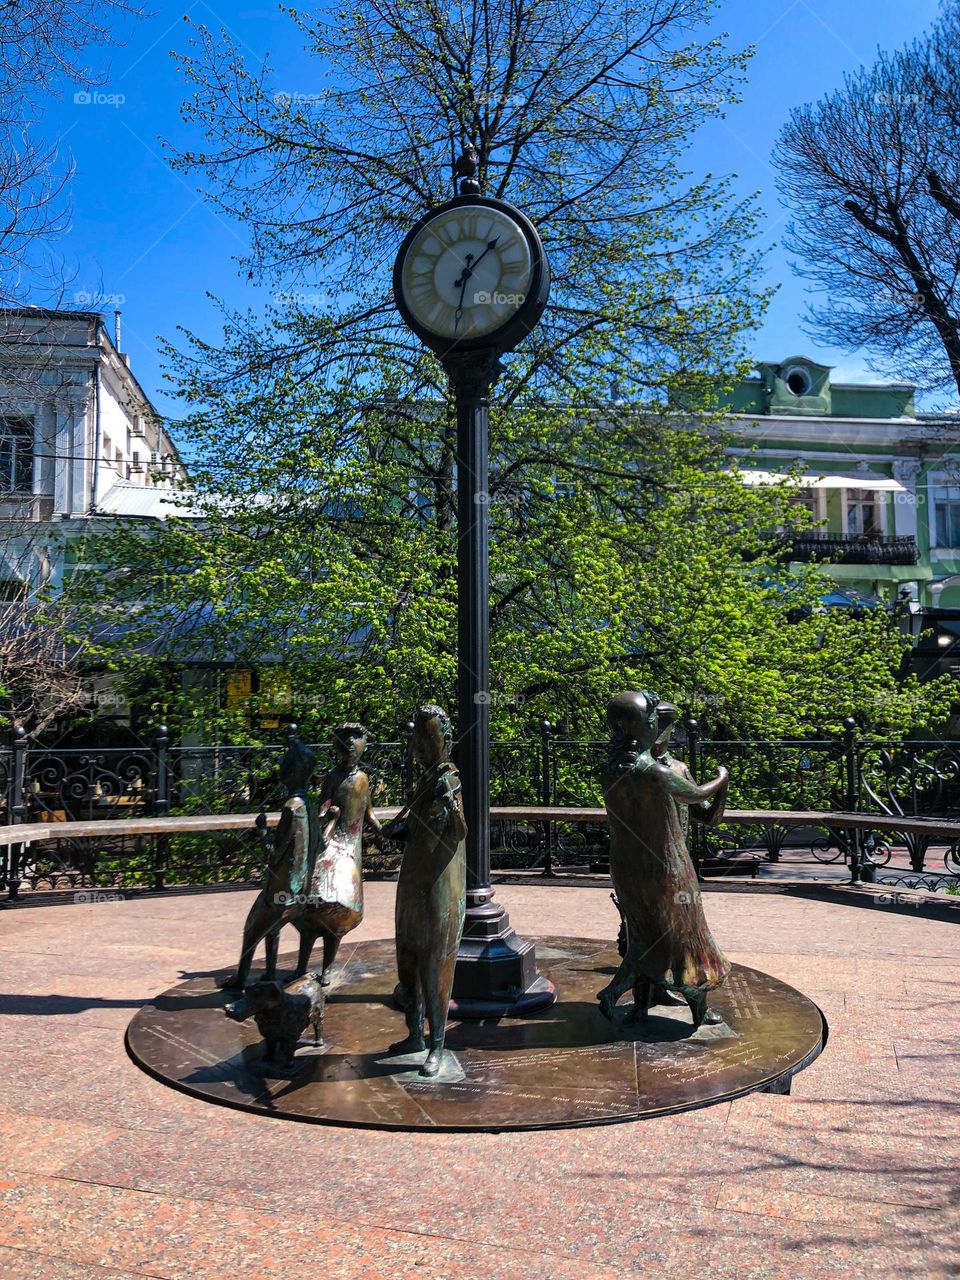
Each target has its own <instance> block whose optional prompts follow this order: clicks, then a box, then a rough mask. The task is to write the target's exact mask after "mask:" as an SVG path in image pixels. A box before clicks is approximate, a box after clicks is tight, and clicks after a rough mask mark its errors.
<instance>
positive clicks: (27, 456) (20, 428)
mask: <svg viewBox="0 0 960 1280" xmlns="http://www.w3.org/2000/svg"><path fill="white" fill-rule="evenodd" d="M0 493H33V423H32V422H31V421H30V420H29V419H28V418H0Z"/></svg>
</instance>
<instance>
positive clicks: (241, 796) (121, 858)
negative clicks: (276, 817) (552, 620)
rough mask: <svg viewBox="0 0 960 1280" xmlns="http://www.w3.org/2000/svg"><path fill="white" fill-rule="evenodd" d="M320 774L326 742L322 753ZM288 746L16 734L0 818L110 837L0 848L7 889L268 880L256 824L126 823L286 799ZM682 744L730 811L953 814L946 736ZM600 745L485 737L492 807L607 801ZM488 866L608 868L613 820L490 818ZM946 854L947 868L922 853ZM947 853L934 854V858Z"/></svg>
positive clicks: (912, 847) (828, 840)
mask: <svg viewBox="0 0 960 1280" xmlns="http://www.w3.org/2000/svg"><path fill="white" fill-rule="evenodd" d="M406 732H407V738H406V740H405V741H396V742H374V743H371V744H370V746H369V747H368V749H367V754H366V755H365V757H364V764H365V768H366V769H367V772H368V773H369V774H370V778H371V782H372V786H373V794H374V804H375V805H376V806H378V807H387V806H390V805H398V804H400V803H401V802H402V799H403V797H404V795H405V794H407V792H408V791H409V790H410V787H411V784H412V781H413V778H412V766H411V763H410V751H409V746H410V743H409V732H410V726H407V730H406ZM314 749H315V750H316V752H317V754H318V757H319V761H320V768H321V769H325V768H327V767H328V765H329V763H330V749H329V747H327V746H325V745H322V746H317V747H315V748H314ZM283 750H284V746H283V744H274V745H260V744H256V745H253V744H248V745H240V746H234V745H221V746H182V745H177V746H172V745H171V744H170V742H169V739H168V735H167V733H166V731H165V730H163V729H161V730H159V731H158V732H157V734H156V736H155V737H154V738H153V740H152V741H151V742H149V743H148V744H145V745H143V746H138V747H124V748H119V747H118V748H104V749H102V750H94V749H82V748H67V749H64V748H49V747H42V746H37V745H33V744H31V743H29V741H28V739H27V737H26V735H24V734H23V732H22V731H20V730H18V731H17V732H16V733H15V734H14V735H13V738H12V740H11V741H10V744H9V745H8V746H7V747H5V748H2V749H0V814H2V823H3V824H15V825H16V824H24V825H26V824H29V823H31V822H47V823H53V824H56V823H57V822H76V821H83V820H89V819H105V818H108V819H115V820H116V834H115V835H114V834H112V833H111V835H110V836H109V837H108V838H104V837H103V836H98V837H76V836H73V835H68V834H67V829H65V834H64V837H63V838H62V839H59V840H57V839H54V840H50V841H44V842H40V841H37V842H34V843H32V844H30V843H29V842H28V841H25V842H23V844H21V845H11V846H10V847H9V848H8V849H2V848H0V887H3V888H5V889H6V890H7V892H8V894H9V895H10V896H16V894H17V891H18V888H19V886H20V884H21V883H25V884H27V885H29V886H31V887H34V888H35V887H38V886H51V887H61V886H67V887H76V888H83V887H91V886H98V885H106V884H112V885H124V884H130V885H143V886H146V887H155V888H161V887H163V886H164V885H169V884H177V883H179V884H186V883H219V882H227V881H234V882H235V881H242V880H245V879H250V878H253V877H256V876H257V875H259V873H260V870H261V865H262V852H261V850H260V848H259V846H258V844H257V841H256V839H255V838H254V828H253V823H252V822H251V824H250V831H249V833H237V832H236V831H233V832H225V831H221V832H198V833H196V834H189V835H184V834H179V833H178V834H168V835H163V836H143V835H126V834H125V833H124V822H123V820H124V819H125V818H136V817H144V816H179V815H191V814H207V815H209V814H227V813H249V814H251V815H253V814H255V813H257V812H259V811H260V810H261V809H272V808H277V807H279V804H280V802H281V799H282V790H281V787H280V783H279V778H278V773H277V765H278V762H279V759H280V756H281V754H282V752H283ZM672 750H673V751H674V753H675V754H676V755H678V756H679V757H681V758H683V759H685V760H686V763H687V765H688V767H689V768H690V770H691V772H692V773H693V774H694V776H695V777H697V778H700V779H703V778H706V777H708V776H711V775H712V774H714V773H715V771H716V768H717V766H718V765H719V764H721V763H722V764H725V765H726V766H727V768H728V769H729V770H730V774H731V786H730V794H729V797H728V807H729V808H731V809H739V810H750V811H753V810H759V811H764V812H770V811H776V812H778V813H779V812H780V811H804V812H806V811H814V812H818V813H828V812H838V811H839V812H845V813H851V812H853V813H860V814H863V815H870V814H876V815H883V816H884V817H885V818H888V819H891V818H892V819H896V818H898V817H902V818H916V817H930V818H938V819H943V820H956V821H960V742H952V741H944V740H941V739H934V738H927V739H914V738H907V739H899V740H896V741H879V740H875V739H870V738H865V737H862V736H861V735H860V734H859V733H858V731H857V729H856V727H855V725H854V724H853V723H852V722H850V721H848V722H847V726H846V728H845V730H844V732H843V733H842V734H839V735H832V736H831V735H822V736H818V737H810V738H796V739H780V740H776V741H768V740H760V739H745V740H740V739H731V738H726V739H713V738H709V737H706V736H703V735H702V734H701V732H700V729H699V727H698V725H697V724H696V722H695V721H692V720H688V721H686V722H685V723H684V724H683V725H682V726H680V725H678V727H677V730H676V732H675V746H674V747H673V748H672ZM606 753H607V743H606V742H604V741H600V740H593V741H589V740H575V739H570V738H566V737H562V736H560V735H558V734H557V733H556V732H555V731H554V729H553V728H552V727H551V725H550V724H549V723H547V722H543V723H542V724H540V725H539V726H538V727H537V730H536V732H535V734H534V735H531V736H530V737H529V738H524V739H514V740H509V741H499V742H494V743H492V744H491V793H492V794H491V798H492V802H493V804H494V805H497V806H525V807H530V808H542V807H555V806H561V807H578V808H587V809H593V808H600V807H602V804H603V798H602V793H601V788H600V777H599V766H600V764H601V763H602V761H603V759H604V757H605V756H606ZM895 838H896V843H897V845H898V847H900V848H902V849H904V850H905V851H906V853H907V854H908V855H909V867H910V873H911V874H913V875H915V876H917V875H923V874H926V875H931V874H933V875H939V876H941V877H943V876H944V875H946V876H956V875H957V874H958V873H960V855H958V848H957V846H956V845H953V844H950V843H949V842H946V841H944V840H943V839H938V838H935V837H933V836H930V835H927V834H919V835H918V834H916V833H911V832H903V833H901V834H899V835H896V834H895ZM492 840H493V863H494V867H495V868H496V869H498V870H501V871H503V870H511V869H513V870H517V869H539V870H541V871H543V872H544V873H545V874H547V875H551V874H554V873H555V872H557V871H559V870H565V871H572V870H587V871H602V870H604V869H605V868H606V866H607V844H608V841H607V833H606V828H605V824H603V823H601V822H593V821H563V820H557V819H553V820H545V819H540V818H537V817H536V816H530V817H527V818H523V819H511V820H509V821H508V820H504V819H497V820H496V821H494V823H493V826H492ZM892 841H893V837H891V834H890V832H889V831H888V832H886V833H885V834H881V833H879V832H876V831H871V829H870V827H869V824H865V825H864V827H863V829H857V828H853V829H844V830H837V829H836V828H835V827H834V828H831V827H830V825H829V824H827V823H825V822H821V823H819V825H818V826H817V824H813V823H811V824H809V826H806V827H805V826H803V825H802V824H798V823H796V822H792V821H784V822H770V821H767V822H763V823H759V822H758V823H755V824H753V825H751V824H749V823H747V822H744V821H739V822H738V823H737V824H736V826H734V825H732V824H728V825H727V826H723V825H721V826H720V827H719V828H717V829H716V830H714V829H704V828H702V827H700V826H699V825H697V824H694V825H693V827H692V828H691V846H692V849H691V851H692V853H693V855H694V858H695V860H696V861H697V863H698V865H701V864H703V865H704V866H706V865H708V863H709V861H710V860H711V859H714V860H715V859H716V858H718V857H721V856H723V855H729V854H730V853H731V852H744V851H748V852H752V853H753V854H755V855H756V856H758V857H760V858H762V859H765V860H766V861H768V862H771V863H775V862H778V861H780V860H781V859H783V858H784V857H795V856H800V854H798V852H797V851H798V850H800V851H802V856H803V857H804V858H806V860H808V861H809V860H811V859H812V860H815V861H817V862H827V863H829V862H841V861H844V862H848V863H849V864H850V865H851V868H852V871H853V875H854V878H855V879H857V878H859V877H860V874H861V872H866V873H867V874H868V875H869V873H870V871H871V869H872V868H875V867H876V866H882V865H883V863H884V862H885V860H888V859H889V857H890V848H891V843H892ZM935 848H939V849H941V850H942V862H943V866H944V870H943V871H942V872H933V871H931V870H930V869H929V867H928V863H929V862H930V860H931V856H932V851H933V850H934V849H935ZM398 856H399V855H398V851H397V850H395V849H391V848H389V847H388V848H387V849H386V851H383V850H377V849H375V848H373V847H371V848H370V850H369V865H370V867H371V869H388V868H390V867H392V866H395V865H396V863H397V860H398ZM940 857H941V854H940V852H938V853H937V859H938V860H939V859H940Z"/></svg>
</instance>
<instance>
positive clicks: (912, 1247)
mask: <svg viewBox="0 0 960 1280" xmlns="http://www.w3.org/2000/svg"><path fill="white" fill-rule="evenodd" d="M498 896H499V897H500V899H501V900H502V901H504V902H505V903H506V905H507V906H508V907H509V909H510V911H511V915H512V917H513V921H514V923H515V925H516V926H517V927H518V928H519V929H520V930H521V931H523V932H525V933H529V934H536V933H538V932H540V933H554V934H556V933H560V934H567V935H581V936H588V937H598V938H612V937H613V936H614V934H615V932H616V919H615V913H614V908H613V906H612V905H611V903H610V901H609V898H608V894H607V891H606V890H605V889H603V888H602V887H590V888H587V887H584V888H564V887H558V886H551V887H540V886H504V887H503V888H501V889H500V890H499V895H498ZM250 900H251V895H250V893H248V892H243V891H223V892H210V893H195V894H188V893H171V894H169V895H167V896H164V895H157V896H148V897H140V898H131V899H130V900H126V901H120V902H116V903H96V904H91V905H75V904H73V903H70V904H68V905H50V906H33V905H31V906H24V907H22V908H19V909H9V910H7V909H5V910H3V911H0V991H2V993H3V995H2V997H0V1010H2V1012H3V1014H4V1016H3V1018H2V1020H0V1277H2V1280H132V1278H133V1277H157V1278H158V1280H160V1278H162V1280H188V1278H189V1280H194V1278H198V1280H275V1278H279V1277H284V1278H289V1280H294V1278H296V1277H300V1276H304V1277H313V1276H317V1277H320V1278H322V1280H361V1278H362V1280H376V1278H379V1277H383V1278H384V1280H386V1278H388V1277H389V1278H390V1280H395V1278H398V1277H404V1278H405V1280H407V1278H413V1277H417V1280H460V1278H461V1277H464V1278H465V1277H471V1280H473V1278H474V1277H477V1276H480V1277H484V1278H485V1280H486V1278H489V1280H508V1278H509V1280H592V1278H594V1277H658V1278H662V1280H680V1278H681V1277H683V1278H684V1280H780V1277H791V1278H795V1277H811V1278H813V1277H833V1276H864V1277H897V1278H898V1280H899V1278H901V1277H917V1278H918V1280H920V1278H923V1280H927V1278H928V1277H947V1276H958V1275H960V1248H958V1230H957V1228H958V1220H957V1219H958V1209H960V1178H958V1170H960V1141H958V1138H960V1073H958V1071H957V1066H958V1054H960V1034H958V1033H960V1002H958V1000H957V991H958V984H960V946H958V943H960V929H958V922H956V921H954V920H952V919H949V918H928V917H927V916H925V915H924V914H923V909H913V908H912V907H910V906H909V905H906V904H900V905H899V906H893V907H890V906H882V905H876V904H875V902H874V901H873V900H872V899H871V898H869V897H867V896H858V895H850V896H848V897H847V898H845V899H843V900H841V901H820V900H816V898H813V897H810V896H803V894H802V892H800V893H798V894H797V895H796V896H793V895H790V894H784V895H776V894H764V893H759V892H738V893H711V894H709V896H708V898H707V909H708V914H709V917H710V920H711V922H712V924H713V926H714V928H715V931H716V933H717V935H718V938H719V940H720V941H721V943H722V945H723V946H724V948H725V950H726V951H727V952H728V953H729V955H730V956H731V958H733V959H734V960H737V961H739V962H741V963H743V964H747V965H752V966H755V967H757V968H760V969H764V970H766V971H767V972H769V973H772V974H774V975H775V976H776V977H778V978H781V979H783V980H784V981H786V982H789V983H791V984H793V985H794V986H797V987H799V988H801V989H802V990H803V991H805V992H806V993H807V994H808V995H809V996H810V997H811V998H812V999H814V1000H815V1001H816V1002H817V1003H818V1004H819V1005H820V1007H821V1008H822V1009H823V1010H824V1012H825V1014H826V1016H827V1019H828V1021H829V1023H830V1040H829V1044H828V1045H827V1048H826V1050H825V1052H824V1053H823V1055H822V1056H821V1058H820V1059H819V1060H818V1061H817V1062H815V1063H814V1064H813V1066H811V1067H810V1068H809V1069H808V1070H807V1071H805V1072H804V1073H803V1074H802V1075H801V1076H799V1077H798V1078H797V1079H796V1080H795V1082H794V1088H793V1094H792V1096H790V1097H775V1096H772V1095H762V1094H758V1095H753V1096H751V1097H748V1098H744V1099H741V1100H739V1101H736V1102H732V1103H726V1104H723V1105H720V1106H716V1107H711V1108H708V1109H706V1110H703V1111H699V1112H692V1113H689V1114H687V1115H683V1116H679V1117H670V1118H665V1119H660V1120H648V1121H643V1122H640V1123H634V1124H617V1125H612V1126H606V1127H600V1128H584V1129H573V1130H562V1131H550V1132H540V1133H513V1134H501V1135H492V1134H491V1135H476V1134H463V1135H459V1134H443V1135H441V1134H429V1133H416V1134H405V1133H378V1132H371V1131H360V1130H347V1129H333V1128H325V1127H321V1126H314V1125H298V1124H293V1123H286V1122H282V1121H278V1120H271V1119H268V1118H263V1117H258V1116H254V1115H250V1114H246V1113H242V1112H237V1111H232V1110H228V1109H226V1108H223V1107H217V1106H212V1105H209V1104H206V1103H204V1102H201V1101H200V1100H198V1099H195V1098H190V1097H187V1096H185V1095H183V1094H180V1093H177V1092H176V1091H174V1090H172V1089H169V1088H166V1087H165V1086H163V1085H161V1084H159V1083H157V1082H156V1081H154V1080H152V1079H150V1078H149V1077H148V1076H146V1075H145V1074H143V1073H142V1072H141V1071H140V1070H139V1069H138V1068H137V1067H136V1066H134V1064H133V1063H132V1062H131V1061H130V1060H129V1059H128V1058H127V1055H126V1052H125V1050H124V1046H123V1032H124V1028H125V1026H126V1024H127V1022H128V1020H129V1019H130V1017H131V1016H132V1014H133V1012H134V1011H135V1010H136V1009H137V1008H138V1007H139V1005H140V1004H141V1003H143V1002H145V1001H147V1000H149V999H150V998H151V997H152V996H153V995H155V994H157V993H158V992H160V991H162V990H163V989H165V988H166V987H169V986H171V985H173V984H174V983H176V982H177V981H179V980H181V979H182V978H184V977H185V976H188V975H190V974H192V973H196V972H206V971H207V970H209V969H210V968H216V967H220V966H223V965H227V964H229V963H230V962H231V961H232V960H234V958H235V950H236V946H237V939H238V937H239V933H240V927H241V924H242V921H243V916H244V913H245V911H246V908H247V906H248V904H249V902H250ZM392 903H393V886H392V885H390V884H384V883H374V884H371V885H370V886H369V887H368V909H367V916H366V920H365V921H364V924H363V926H362V929H361V930H360V931H359V933H358V934H357V935H354V936H356V937H358V938H378V937H387V936H389V935H390V933H391V929H392Z"/></svg>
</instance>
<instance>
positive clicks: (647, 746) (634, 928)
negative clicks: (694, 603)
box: [597, 693, 730, 1027]
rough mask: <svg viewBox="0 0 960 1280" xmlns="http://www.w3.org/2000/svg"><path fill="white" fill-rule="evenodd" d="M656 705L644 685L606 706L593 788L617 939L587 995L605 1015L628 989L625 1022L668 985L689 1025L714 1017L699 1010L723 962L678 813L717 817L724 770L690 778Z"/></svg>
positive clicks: (722, 974) (724, 970) (721, 976)
mask: <svg viewBox="0 0 960 1280" xmlns="http://www.w3.org/2000/svg"><path fill="white" fill-rule="evenodd" d="M660 707H661V703H660V700H659V698H658V697H657V695H656V694H654V693H619V694H617V695H616V697H614V698H612V699H611V701H610V703H609V705H608V708H607V720H608V723H609V726H610V732H611V744H610V745H611V752H610V758H609V760H608V761H607V763H606V764H605V765H604V767H603V794H604V803H605V804H606V807H607V815H608V820H609V825H610V875H611V878H612V880H613V887H614V889H615V891H616V895H617V901H618V905H619V906H620V909H621V911H622V913H623V917H624V921H625V923H626V943H627V945H626V954H625V955H624V958H623V962H622V963H621V965H620V968H619V970H618V971H617V973H616V975H615V976H614V978H613V979H612V981H611V982H610V983H609V985H608V986H607V987H605V988H604V990H603V991H601V992H599V993H598V997H597V998H598V999H599V1001H600V1009H601V1012H602V1013H604V1014H605V1016H606V1017H608V1018H612V1017H613V1010H614V1008H615V1007H616V1003H617V1001H618V1000H619V998H620V997H621V996H622V995H623V994H624V993H625V992H626V991H628V990H629V989H630V988H631V987H632V988H633V993H634V1009H633V1012H632V1013H631V1015H629V1018H630V1020H631V1021H632V1020H636V1019H639V1018H644V1017H646V1014H647V1010H648V1009H649V1007H650V1004H651V1002H652V1000H653V998H654V997H655V996H657V997H660V996H661V995H662V993H668V992H675V993H676V994H677V995H679V996H681V997H682V998H683V1000H685V1001H686V1003H687V1005H688V1006H689V1008H690V1012H691V1015H692V1017H693V1023H694V1026H695V1027H698V1026H700V1024H701V1023H702V1022H705V1021H706V1022H718V1021H719V1020H720V1019H719V1017H718V1016H717V1015H716V1014H714V1013H712V1012H710V1011H708V1010H707V1003H706V1002H707V995H708V993H709V992H710V991H713V990H715V989H716V988H717V987H719V986H720V984H721V983H722V982H723V981H724V980H725V979H726V977H727V974H728V972H729V969H730V966H729V964H728V962H727V960H726V958H725V957H724V955H723V953H722V952H721V951H720V949H719V947H718V946H717V944H716V942H714V939H713V936H712V934H711V933H710V930H709V928H708V927H707V922H706V920H705V918H704V914H703V903H702V901H701V897H700V888H699V886H698V884H697V876H696V872H695V870H694V867H693V863H692V861H691V859H690V854H689V851H688V849H687V842H686V835H685V830H684V826H685V824H684V823H682V822H681V813H682V812H683V811H684V810H685V809H686V808H687V807H689V806H697V807H698V808H699V809H700V814H699V816H700V817H701V820H707V821H711V820H712V821H717V815H718V813H719V812H720V811H721V809H720V806H721V805H722V802H723V796H724V793H725V791H726V785H727V771H726V769H721V770H720V772H719V774H718V775H717V777H716V778H714V779H713V780H712V781H711V782H708V783H706V784H705V785H704V786H702V787H701V786H698V785H697V783H695V782H694V781H693V779H692V777H691V776H690V774H689V772H688V771H687V769H686V768H685V766H683V765H682V764H680V762H679V761H676V760H674V759H672V757H670V756H669V753H668V752H667V751H666V735H665V726H664V724H663V723H662V722H658V711H659V710H660ZM670 709H671V710H673V711H674V715H675V714H676V712H675V709H673V708H670ZM684 816H686V815H684Z"/></svg>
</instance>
